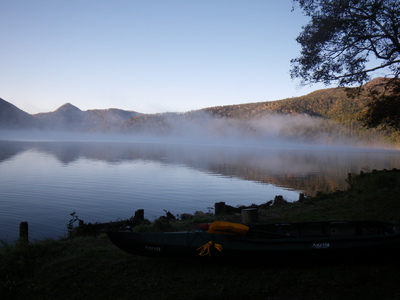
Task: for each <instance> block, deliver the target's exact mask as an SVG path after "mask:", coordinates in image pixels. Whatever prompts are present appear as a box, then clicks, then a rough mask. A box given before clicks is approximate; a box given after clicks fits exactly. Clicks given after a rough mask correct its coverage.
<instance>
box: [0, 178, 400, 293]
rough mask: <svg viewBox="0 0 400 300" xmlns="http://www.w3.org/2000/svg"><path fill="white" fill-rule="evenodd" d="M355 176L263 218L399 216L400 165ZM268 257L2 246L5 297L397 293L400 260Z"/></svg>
mask: <svg viewBox="0 0 400 300" xmlns="http://www.w3.org/2000/svg"><path fill="white" fill-rule="evenodd" d="M353 179H354V180H356V181H357V182H355V183H354V184H352V185H351V189H349V191H346V192H340V193H334V194H329V195H319V196H318V197H315V198H306V201H305V202H304V203H293V204H292V203H287V204H282V205H279V206H275V207H274V206H272V207H270V208H268V209H265V210H262V211H260V219H261V220H263V221H265V220H269V221H282V220H284V221H306V220H328V219H330V220H333V219H334V220H345V219H347V220H361V219H395V220H400V197H399V194H400V173H399V172H396V171H380V172H375V173H374V172H373V173H368V174H364V175H357V176H355V177H354V178H353ZM237 218H238V217H237V216H236V215H230V216H225V219H227V220H231V221H235V220H237ZM208 220H210V217H208V216H201V217H200V218H199V219H193V220H189V221H185V222H173V223H167V224H164V225H162V224H153V225H148V226H143V227H141V228H139V229H140V230H142V231H149V230H159V229H160V228H161V227H162V226H166V227H167V228H171V229H173V230H175V229H179V228H182V227H193V226H196V224H197V223H198V222H203V221H208ZM211 220H212V219H211ZM152 226H153V227H152ZM164 229H165V228H164ZM270 261H273V259H271V258H266V259H265V261H263V262H261V261H260V263H259V264H256V265H254V264H251V265H248V264H247V262H246V261H235V262H232V263H231V264H226V263H225V264H222V263H219V264H218V263H215V262H214V263H213V262H208V263H204V262H198V261H181V260H169V259H154V258H153V259H152V258H146V257H139V256H134V255H129V254H127V253H125V252H123V251H121V250H119V249H118V248H116V247H115V246H114V245H112V244H111V243H110V242H109V240H108V239H107V238H106V236H105V235H101V236H97V237H76V238H73V239H62V240H43V241H37V242H34V243H26V242H24V241H20V242H17V243H15V245H8V244H4V245H3V247H1V248H0V299H247V298H249V299H400V286H399V284H398V282H399V280H400V263H399V262H398V261H386V262H385V261H381V262H377V261H370V262H363V263H361V262H359V261H343V262H327V263H324V264H321V263H320V264H316V263H315V264H301V263H299V264H296V265H290V264H284V262H282V263H283V264H282V265H280V264H276V263H275V264H271V263H270Z"/></svg>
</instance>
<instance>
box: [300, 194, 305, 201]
mask: <svg viewBox="0 0 400 300" xmlns="http://www.w3.org/2000/svg"><path fill="white" fill-rule="evenodd" d="M304 200H305V196H304V194H303V193H300V194H299V202H300V203H303V202H304Z"/></svg>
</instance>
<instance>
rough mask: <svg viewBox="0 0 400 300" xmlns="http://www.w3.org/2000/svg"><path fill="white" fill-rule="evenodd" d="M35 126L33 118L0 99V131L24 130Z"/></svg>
mask: <svg viewBox="0 0 400 300" xmlns="http://www.w3.org/2000/svg"><path fill="white" fill-rule="evenodd" d="M35 125H36V120H35V118H34V117H33V116H31V115H30V114H28V113H26V112H24V111H22V110H20V109H19V108H18V107H16V106H15V105H13V104H11V103H9V102H7V101H5V100H4V99H2V98H0V129H26V128H31V127H32V126H35Z"/></svg>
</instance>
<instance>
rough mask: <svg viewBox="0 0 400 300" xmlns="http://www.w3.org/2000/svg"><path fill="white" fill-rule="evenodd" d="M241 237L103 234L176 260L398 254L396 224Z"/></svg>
mask: <svg viewBox="0 0 400 300" xmlns="http://www.w3.org/2000/svg"><path fill="white" fill-rule="evenodd" d="M250 228H251V229H250V231H249V233H248V234H246V235H234V234H233V235H232V234H215V233H208V232H206V231H200V230H199V231H181V232H159V233H139V232H131V231H108V232H107V235H108V237H109V238H110V240H111V241H112V242H113V243H114V244H115V245H116V246H117V247H119V248H120V249H122V250H124V251H126V252H128V253H131V254H136V255H142V256H150V257H176V258H190V257H193V258H196V257H197V258H198V257H213V258H234V259H248V258H251V259H265V258H268V259H273V258H274V257H284V258H285V257H286V258H289V257H295V258H296V259H309V258H312V259H333V258H340V257H345V256H348V257H352V256H354V257H364V256H365V257H366V258H367V257H371V256H378V255H382V256H387V255H391V254H397V253H398V250H399V249H400V224H399V223H397V222H391V221H359V222H303V223H278V224H261V225H253V226H250Z"/></svg>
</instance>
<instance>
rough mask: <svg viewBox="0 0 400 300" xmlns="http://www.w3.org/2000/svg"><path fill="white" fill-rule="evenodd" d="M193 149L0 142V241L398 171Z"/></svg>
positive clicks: (340, 161)
mask: <svg viewBox="0 0 400 300" xmlns="http://www.w3.org/2000/svg"><path fill="white" fill-rule="evenodd" d="M313 148H314V150H311V147H308V148H307V147H305V146H304V145H303V146H300V145H297V146H295V145H292V147H289V146H288V147H286V148H282V147H268V146H266V145H264V146H262V145H246V146H239V145H238V144H229V143H226V144H225V145H223V144H212V143H211V142H210V143H208V144H204V143H194V142H185V143H183V142H177V141H169V142H167V141H163V142H154V141H153V142H149V141H147V142H143V141H141V142H117V141H112V142H94V141H92V142H82V141H75V142H72V141H68V142H67V141H59V142H54V141H48V142H46V141H42V142H33V141H30V142H26V141H2V142H0V149H1V152H0V228H1V230H0V239H2V240H7V241H13V240H15V239H16V238H17V236H18V226H19V223H20V222H22V221H27V222H28V223H29V226H30V227H29V232H30V238H31V239H40V238H43V237H50V238H57V237H59V236H63V235H65V234H66V231H67V227H66V224H67V223H68V221H69V219H70V213H72V212H73V211H76V214H77V215H78V216H79V218H81V219H83V220H84V221H85V222H92V223H93V222H108V221H115V220H117V219H119V218H121V219H124V218H129V217H131V216H133V214H134V212H135V211H136V210H137V209H141V208H143V209H144V210H145V217H146V218H147V219H149V220H154V219H155V218H157V217H159V216H161V215H164V214H165V212H164V210H168V211H170V212H172V213H173V214H175V215H177V214H182V213H194V212H195V211H199V210H200V211H204V212H207V211H209V210H211V211H212V207H213V205H214V203H215V202H220V201H224V202H226V203H227V204H229V205H233V206H236V205H250V204H253V203H255V204H261V203H265V202H267V201H270V200H273V199H274V197H275V196H276V195H283V197H284V198H285V199H286V200H288V201H297V200H298V197H299V193H300V192H301V193H306V194H309V195H312V194H315V193H316V192H317V191H324V192H330V191H334V190H337V189H346V188H347V185H346V182H345V178H346V176H347V173H349V172H356V173H358V172H360V171H361V170H366V171H368V170H372V169H383V168H387V169H391V168H394V167H399V166H400V157H399V153H398V152H397V151H390V150H377V149H366V148H347V149H345V148H337V149H334V148H332V147H331V148H327V147H319V148H318V147H316V148H315V147H313Z"/></svg>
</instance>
